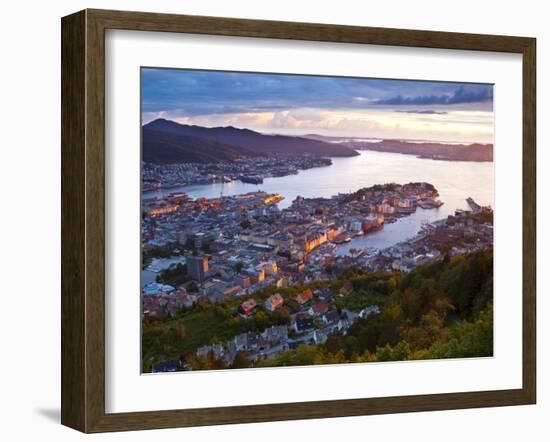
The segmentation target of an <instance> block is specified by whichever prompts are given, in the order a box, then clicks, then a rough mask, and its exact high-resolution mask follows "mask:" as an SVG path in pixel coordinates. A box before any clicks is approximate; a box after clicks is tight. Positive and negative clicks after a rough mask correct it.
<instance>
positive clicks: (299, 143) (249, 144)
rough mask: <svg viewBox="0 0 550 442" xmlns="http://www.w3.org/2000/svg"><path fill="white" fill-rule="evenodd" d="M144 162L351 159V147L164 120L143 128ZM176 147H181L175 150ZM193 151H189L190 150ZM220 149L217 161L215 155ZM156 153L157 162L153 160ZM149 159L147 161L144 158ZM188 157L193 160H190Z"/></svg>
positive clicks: (148, 124)
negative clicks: (285, 157) (282, 157)
mask: <svg viewBox="0 0 550 442" xmlns="http://www.w3.org/2000/svg"><path fill="white" fill-rule="evenodd" d="M142 134H143V137H142V145H143V159H144V161H151V162H161V163H163V162H203V163H205V162H219V161H225V160H233V159H235V158H237V157H239V156H265V155H272V154H285V155H304V154H309V155H314V156H319V157H350V156H356V155H359V154H358V153H357V152H356V151H355V150H354V149H353V148H350V147H348V146H344V145H337V144H334V143H326V142H323V141H318V140H311V139H308V138H303V137H294V136H286V135H266V134H262V133H260V132H255V131H253V130H250V129H239V128H236V127H233V126H226V127H213V128H208V127H203V126H191V125H185V124H180V123H177V122H175V121H171V120H166V119H163V118H159V119H156V120H154V121H151V122H149V123H147V124H145V125H143V126H142ZM178 146H180V147H179V148H178ZM193 146H194V149H195V151H194V152H191V149H192V148H193ZM216 148H217V149H219V158H217V155H216ZM155 152H156V153H158V156H159V159H157V160H155ZM146 157H147V158H148V160H146V159H145V158H146ZM191 158H192V159H193V160H191Z"/></svg>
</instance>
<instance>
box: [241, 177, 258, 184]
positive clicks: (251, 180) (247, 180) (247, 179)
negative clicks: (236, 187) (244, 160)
mask: <svg viewBox="0 0 550 442" xmlns="http://www.w3.org/2000/svg"><path fill="white" fill-rule="evenodd" d="M239 180H241V181H242V182H243V183H250V184H262V183H263V182H264V179H263V177H261V176H258V175H241V176H240V177H239Z"/></svg>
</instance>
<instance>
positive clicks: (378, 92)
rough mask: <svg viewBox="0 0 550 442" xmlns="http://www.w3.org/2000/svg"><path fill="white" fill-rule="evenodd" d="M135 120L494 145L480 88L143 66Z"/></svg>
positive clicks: (488, 92) (488, 88)
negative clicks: (139, 115)
mask: <svg viewBox="0 0 550 442" xmlns="http://www.w3.org/2000/svg"><path fill="white" fill-rule="evenodd" d="M141 78H142V123H143V124H146V123H148V122H150V121H153V120H155V119H157V118H165V119H168V120H173V121H176V122H178V123H181V124H189V125H198V126H204V127H219V126H234V127H237V128H246V129H251V130H255V131H258V132H262V133H268V134H282V135H294V136H301V135H302V136H303V135H306V134H318V135H324V136H334V137H359V138H382V139H409V140H426V141H435V142H454V143H468V144H469V143H476V142H478V143H493V137H494V115H493V87H492V85H487V84H472V83H451V82H427V81H414V80H382V79H368V78H346V77H322V76H301V75H284V74H257V73H236V72H222V71H195V70H177V69H152V68H143V69H142V75H141Z"/></svg>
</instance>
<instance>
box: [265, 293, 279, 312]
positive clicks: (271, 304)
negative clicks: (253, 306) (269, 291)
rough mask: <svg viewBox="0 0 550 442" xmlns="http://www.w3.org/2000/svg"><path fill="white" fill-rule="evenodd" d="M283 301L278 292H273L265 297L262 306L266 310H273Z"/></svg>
mask: <svg viewBox="0 0 550 442" xmlns="http://www.w3.org/2000/svg"><path fill="white" fill-rule="evenodd" d="M283 303H284V299H283V297H282V296H281V294H280V293H275V294H274V295H271V296H270V297H269V298H267V299H266V301H265V303H264V307H265V309H266V310H267V311H270V312H274V311H275V310H277V309H278V308H279V307H281V306H282V305H283Z"/></svg>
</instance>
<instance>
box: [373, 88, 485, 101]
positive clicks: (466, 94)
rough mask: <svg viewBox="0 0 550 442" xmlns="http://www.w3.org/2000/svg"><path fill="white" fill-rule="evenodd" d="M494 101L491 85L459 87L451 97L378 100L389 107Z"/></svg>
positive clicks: (395, 97)
mask: <svg viewBox="0 0 550 442" xmlns="http://www.w3.org/2000/svg"><path fill="white" fill-rule="evenodd" d="M492 100H493V88H492V86H489V85H468V86H464V85H462V86H460V87H458V88H457V89H456V90H455V91H454V92H453V93H452V94H450V95H446V94H444V95H418V96H403V95H396V96H394V97H390V98H385V99H381V100H378V101H377V102H376V103H377V104H387V105H413V106H418V105H421V106H423V105H435V104H466V103H468V104H469V103H483V102H487V101H492Z"/></svg>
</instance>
